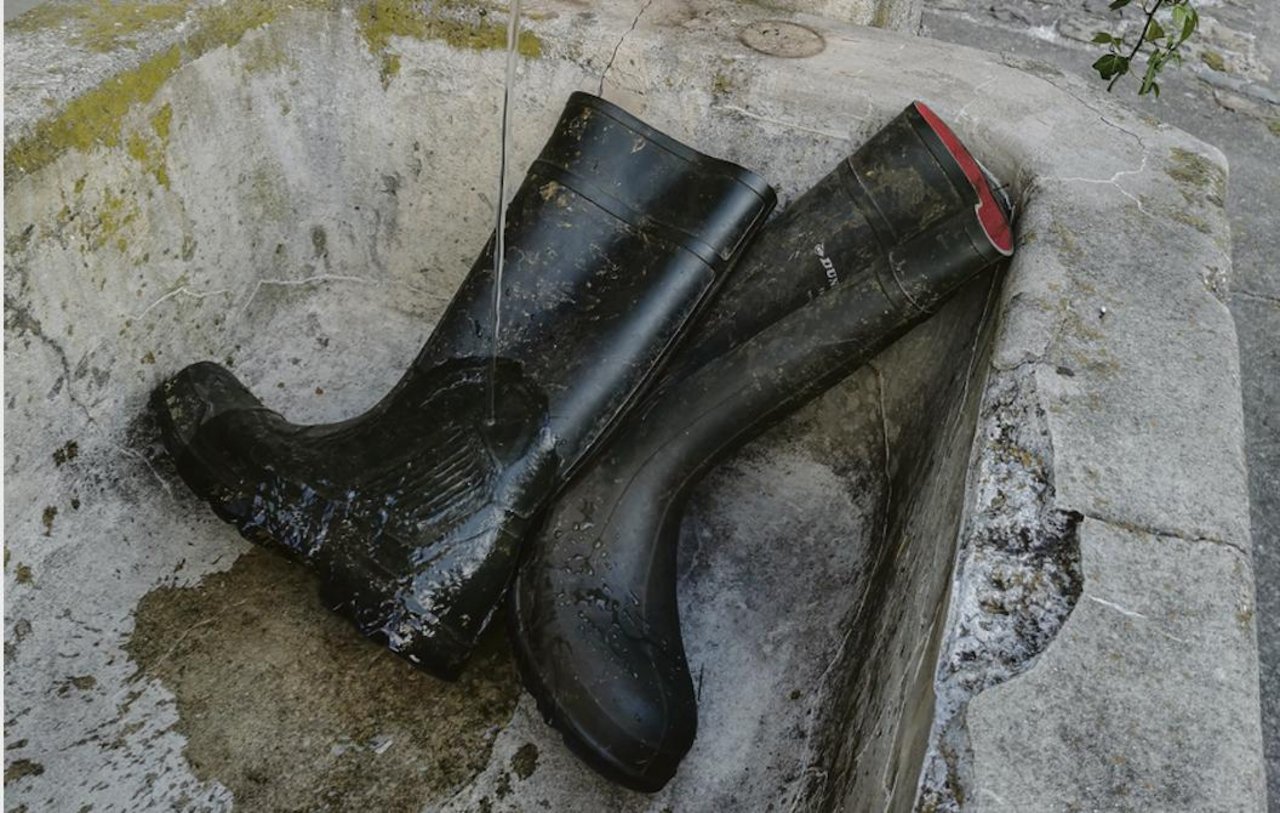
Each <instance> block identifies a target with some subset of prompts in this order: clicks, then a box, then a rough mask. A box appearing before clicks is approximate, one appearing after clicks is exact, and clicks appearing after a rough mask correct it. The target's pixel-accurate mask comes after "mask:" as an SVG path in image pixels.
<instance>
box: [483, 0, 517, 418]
mask: <svg viewBox="0 0 1280 813" xmlns="http://www.w3.org/2000/svg"><path fill="white" fill-rule="evenodd" d="M519 40H520V0H510V4H509V6H508V19H507V73H506V78H505V81H504V83H503V87H502V124H501V127H502V129H501V130H500V131H499V133H498V138H499V146H498V196H497V203H496V207H495V208H496V209H497V212H496V213H495V214H494V221H495V225H494V238H493V239H494V244H493V345H492V349H491V351H490V354H489V414H488V421H489V423H490V424H492V423H493V422H494V420H495V418H496V415H497V399H498V394H497V385H496V380H497V372H498V350H499V347H498V337H499V335H500V333H501V330H502V270H503V266H505V265H506V259H507V258H506V253H507V245H506V243H507V241H506V234H505V231H506V227H507V150H508V148H509V146H510V145H509V142H510V140H511V91H512V89H513V88H514V86H515V82H516V59H517V56H518V52H517V46H518V44H519Z"/></svg>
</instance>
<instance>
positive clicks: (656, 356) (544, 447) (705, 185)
mask: <svg viewBox="0 0 1280 813" xmlns="http://www.w3.org/2000/svg"><path fill="white" fill-rule="evenodd" d="M773 203H774V195H773V191H772V190H771V189H770V188H769V187H768V186H767V185H766V184H765V183H764V182H763V181H762V180H761V179H760V178H758V177H757V176H755V175H753V174H752V173H750V172H747V171H746V170H744V169H742V168H740V167H738V166H735V165H733V164H729V163H726V162H724V161H719V160H716V159H713V158H709V157H707V156H705V155H702V154H700V153H698V152H696V151H694V150H693V149H691V148H689V147H687V146H685V145H683V144H680V143H678V142H677V141H675V140H674V139H672V138H670V137H669V136H666V135H664V134H662V133H660V132H658V131H656V130H654V129H653V128H651V127H649V126H647V125H645V124H644V123H642V122H641V121H639V120H638V119H636V118H635V117H633V116H631V115H629V114H628V113H626V112H624V111H623V110H621V109H619V108H618V107H616V106H614V105H612V104H609V103H608V102H605V101H603V100H602V99H598V98H596V97H594V96H590V95H588V94H583V93H576V94H574V95H573V96H572V97H571V98H570V100H569V103H568V105H567V106H566V108H565V110H564V113H563V114H562V116H561V118H560V121H559V124H558V125H557V127H556V129H555V131H554V133H553V134H552V136H551V138H550V140H549V141H548V142H547V144H546V146H545V147H544V148H543V150H542V152H541V154H540V155H539V157H538V159H537V160H536V161H535V162H534V164H533V166H532V167H531V168H530V170H529V173H528V175H527V177H526V178H525V180H524V183H523V184H522V185H521V187H520V189H519V190H518V191H517V192H516V194H515V196H514V198H513V200H512V202H511V205H510V207H509V208H508V210H507V221H506V229H505V244H506V251H505V255H506V264H505V269H504V272H503V278H502V290H503V298H502V314H503V316H502V318H501V320H500V325H501V327H500V330H499V332H500V334H501V335H500V336H499V352H498V359H497V361H496V363H493V362H491V358H490V354H491V351H492V347H493V344H492V343H493V321H494V320H493V315H492V307H493V306H492V301H493V271H492V265H493V262H492V259H493V251H494V247H493V240H492V239H491V240H490V242H489V245H488V247H487V248H486V249H485V251H484V253H483V254H482V255H481V257H480V258H479V260H477V261H476V264H475V265H474V266H473V268H472V270H471V273H470V275H469V276H468V277H467V279H466V280H465V281H464V283H463V284H462V286H461V288H460V290H459V291H458V293H457V294H456V295H455V296H454V298H453V300H452V302H451V303H450V305H449V307H448V309H447V310H446V312H445V314H444V316H443V317H442V318H441V320H440V322H439V324H438V325H437V326H436V328H435V330H434V332H433V333H432V335H431V337H430V339H428V341H427V343H426V345H425V346H424V347H423V348H422V350H421V352H420V353H419V355H418V358H417V359H416V360H415V362H414V364H413V366H412V367H411V368H410V370H409V371H408V372H407V373H406V374H405V376H404V378H403V379H401V381H400V382H399V384H397V385H396V387H395V388H394V389H393V390H392V391H391V393H390V394H389V395H387V396H386V397H385V398H384V399H383V400H382V401H381V402H380V403H378V404H377V405H376V406H374V407H373V408H372V409H371V410H369V411H368V412H367V413H365V414H364V415H361V416H360V417H358V418H354V419H352V420H349V421H346V422H343V423H337V424H331V425H326V426H298V425H295V424H291V423H289V422H288V421H286V420H285V419H284V418H283V417H281V416H280V415H279V414H277V413H275V412H272V411H271V410H269V409H267V408H265V407H263V406H262V405H261V403H260V402H259V401H258V399H257V398H255V397H254V396H253V395H252V394H251V393H250V392H249V391H248V390H247V389H246V388H245V387H244V386H243V385H242V384H240V382H239V381H237V380H236V379H235V377H234V376H233V375H232V374H231V373H229V372H228V371H226V370H225V369H223V368H222V367H219V366H217V365H215V364H209V363H204V364H196V365H193V366H191V367H188V368H186V369H185V370H182V371H181V372H180V373H178V374H177V375H176V376H174V377H173V378H171V379H169V380H168V381H166V382H164V383H163V384H162V385H161V386H160V387H159V388H158V389H157V390H156V392H155V394H154V396H153V399H152V401H153V408H154V409H155V411H156V413H157V414H158V416H159V421H160V424H161V429H162V434H163V438H164V442H165V445H166V447H167V448H168V450H169V452H170V454H172V455H173V457H174V459H175V460H176V462H177V465H178V469H179V471H180V472H181V474H182V476H183V478H184V479H185V480H186V482H187V483H188V485H190V486H191V488H192V489H193V490H194V491H195V492H196V493H198V494H199V495H200V496H202V497H204V498H205V499H206V500H208V502H209V503H210V505H211V506H212V507H213V509H214V511H215V512H217V514H218V515H219V516H221V517H222V518H223V519H225V520H227V521H228V522H231V523H233V524H234V525H235V526H236V527H237V528H238V529H239V530H240V532H241V533H242V534H243V535H244V536H245V537H246V538H248V539H250V540H253V541H255V542H261V543H267V544H272V545H275V546H278V547H281V548H283V549H285V550H286V551H288V552H289V553H291V554H293V555H294V556H296V557H298V558H300V559H302V560H304V561H306V562H307V563H309V564H311V565H312V566H314V567H315V568H316V569H317V570H318V571H319V572H320V574H321V582H322V585H323V586H322V598H323V599H324V601H325V602H326V603H327V605H328V606H329V607H331V608H333V609H334V610H338V611H340V612H342V613H343V614H345V615H348V616H350V617H351V618H353V619H354V621H355V623H356V624H357V626H358V627H359V629H360V631H361V632H362V633H364V634H365V635H367V636H369V637H372V638H374V639H377V640H380V641H385V643H386V644H387V645H388V646H389V647H390V648H391V649H392V650H394V651H396V652H397V653H399V654H400V655H402V656H404V657H406V658H408V659H409V660H410V661H412V662H414V663H416V664H418V665H420V666H422V667H423V668H425V669H427V670H429V671H431V672H433V673H435V674H437V675H439V676H442V677H453V676H455V675H456V673H457V671H458V669H459V668H460V667H461V665H462V663H463V661H464V660H465V658H466V656H467V655H468V654H469V653H470V651H471V649H472V648H473V647H474V645H475V643H476V640H477V638H478V636H479V635H480V633H481V632H482V631H483V630H484V628H485V626H486V625H487V624H488V622H489V619H490V617H491V616H492V614H493V612H494V610H495V608H496V607H497V605H498V603H499V601H500V600H501V598H502V595H503V593H504V591H505V590H506V588H507V587H508V585H509V584H510V580H511V576H512V573H513V571H514V567H515V563H516V555H517V552H518V549H519V547H520V544H521V540H522V539H523V538H524V537H525V535H526V533H527V530H528V524H529V522H530V519H531V517H532V516H533V515H534V514H535V513H536V512H538V511H539V509H541V508H542V507H543V505H544V504H545V502H546V501H547V500H548V499H549V498H550V496H551V495H552V493H553V492H554V491H555V490H556V489H557V488H558V487H560V486H561V485H562V484H563V483H564V482H565V481H566V480H567V478H568V476H569V475H570V473H571V472H572V471H573V469H574V467H575V466H576V465H577V464H578V463H579V462H580V461H581V460H582V459H583V458H584V456H585V455H586V453H587V452H588V451H589V450H591V449H592V447H593V446H595V445H596V444H597V443H598V442H599V440H600V438H601V437H602V436H603V435H604V433H605V432H606V430H607V429H608V428H609V427H610V425H611V424H612V423H613V422H614V421H615V420H616V419H617V418H618V417H619V416H620V415H621V414H622V413H623V412H624V411H625V410H627V409H628V408H629V407H630V406H631V405H632V404H633V403H634V400H635V398H636V395H637V393H638V392H639V391H640V389H641V387H642V386H643V385H644V384H645V383H646V381H647V380H648V379H649V378H650V377H651V375H652V373H653V372H654V371H655V369H656V368H657V366H658V365H659V363H660V362H661V361H662V360H664V356H665V355H666V354H667V351H668V349H669V348H670V347H671V346H672V345H673V343H674V342H675V341H676V339H677V338H678V337H679V336H680V335H681V334H682V332H683V331H685V330H686V328H687V326H688V325H690V324H691V323H692V319H693V317H694V315H695V313H696V312H697V311H698V310H699V306H700V305H702V304H703V303H704V302H705V301H706V300H707V299H708V298H709V296H710V294H711V293H712V291H713V290H714V289H715V288H716V287H717V285H718V283H719V282H720V281H721V280H722V279H723V277H724V276H725V274H726V273H727V272H728V271H729V269H730V267H731V266H732V265H733V264H734V262H735V261H736V260H737V257H738V255H739V253H740V250H741V248H742V247H743V246H744V245H745V244H746V242H747V241H748V240H749V239H750V238H751V236H752V235H753V233H754V232H755V230H756V229H757V228H758V227H759V226H760V225H761V224H762V223H763V222H764V220H765V219H766V217H767V216H768V213H769V211H770V210H771V208H772V206H773ZM491 369H492V372H493V375H494V387H495V391H494V393H493V395H494V397H493V399H492V403H493V404H494V405H495V410H494V413H495V414H493V415H490V408H489V405H490V397H489V396H490V393H489V389H488V387H489V376H490V373H491Z"/></svg>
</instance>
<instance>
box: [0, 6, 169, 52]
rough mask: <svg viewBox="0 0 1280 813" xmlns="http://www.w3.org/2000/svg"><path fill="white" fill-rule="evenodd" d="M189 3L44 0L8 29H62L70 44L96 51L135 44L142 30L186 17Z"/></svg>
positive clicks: (155, 29)
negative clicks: (51, 0)
mask: <svg viewBox="0 0 1280 813" xmlns="http://www.w3.org/2000/svg"><path fill="white" fill-rule="evenodd" d="M191 9H192V5H191V4H190V3H146V2H137V0H124V1H123V2H122V1H121V0H98V2H95V3H46V4H43V5H40V6H37V7H35V8H34V9H32V10H31V11H28V12H27V13H26V14H23V15H21V16H19V17H18V18H17V19H15V20H13V21H12V22H9V23H6V26H7V27H8V28H9V29H10V30H11V31H22V32H36V31H48V30H57V31H59V32H64V31H65V32H66V38H67V39H68V40H69V41H70V42H71V43H72V44H73V45H79V46H82V47H84V48H88V49H89V50H91V51H98V52H99V53H108V52H110V51H116V50H119V49H121V48H135V47H137V44H138V40H139V39H140V38H141V37H142V36H143V35H145V34H148V33H151V32H155V31H161V30H165V29H172V28H173V27H174V26H176V25H177V24H178V23H180V22H182V21H183V20H184V19H186V16H187V14H188V12H190V11H191Z"/></svg>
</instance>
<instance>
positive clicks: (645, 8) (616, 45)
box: [596, 0, 653, 96]
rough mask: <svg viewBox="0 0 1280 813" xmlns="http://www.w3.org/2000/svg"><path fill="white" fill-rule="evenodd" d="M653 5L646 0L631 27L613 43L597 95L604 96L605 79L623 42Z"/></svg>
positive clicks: (651, 1) (649, 0) (602, 72)
mask: <svg viewBox="0 0 1280 813" xmlns="http://www.w3.org/2000/svg"><path fill="white" fill-rule="evenodd" d="M652 5H653V0H645V4H644V5H643V6H641V7H640V10H639V11H638V12H636V16H635V18H634V19H632V21H631V27H630V28H628V29H627V30H626V31H623V32H622V36H621V37H618V41H617V42H616V43H614V45H613V53H611V54H610V55H609V62H608V63H607V64H606V65H605V66H604V70H603V71H601V72H600V88H599V90H597V91H596V95H597V96H604V80H605V79H606V78H608V76H609V71H610V70H611V69H612V68H613V62H614V60H615V59H617V58H618V50H619V49H621V48H622V43H624V42H626V40H627V37H629V36H630V35H631V32H632V31H635V30H636V26H637V25H639V24H640V18H641V17H643V16H644V13H645V12H646V11H648V10H649V6H652Z"/></svg>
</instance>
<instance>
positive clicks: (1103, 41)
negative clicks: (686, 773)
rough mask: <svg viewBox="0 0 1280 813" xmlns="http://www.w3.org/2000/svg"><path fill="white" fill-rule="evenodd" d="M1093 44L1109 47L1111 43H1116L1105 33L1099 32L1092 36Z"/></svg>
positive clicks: (1114, 39)
mask: <svg viewBox="0 0 1280 813" xmlns="http://www.w3.org/2000/svg"><path fill="white" fill-rule="evenodd" d="M1093 42H1095V43H1097V44H1099V45H1110V44H1111V43H1113V42H1117V40H1116V38H1115V37H1113V36H1111V35H1110V34H1108V33H1107V32H1106V31H1099V32H1098V33H1096V34H1094V35H1093Z"/></svg>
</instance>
